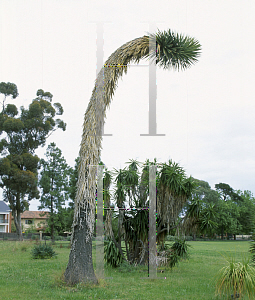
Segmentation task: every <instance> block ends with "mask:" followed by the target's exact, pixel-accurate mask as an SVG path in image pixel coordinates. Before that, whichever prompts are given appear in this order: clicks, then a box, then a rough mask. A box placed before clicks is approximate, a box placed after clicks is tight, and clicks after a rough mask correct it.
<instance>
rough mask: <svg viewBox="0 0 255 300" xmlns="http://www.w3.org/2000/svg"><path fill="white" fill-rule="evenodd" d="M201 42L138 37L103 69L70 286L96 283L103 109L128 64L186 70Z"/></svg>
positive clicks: (83, 173) (87, 134)
mask: <svg viewBox="0 0 255 300" xmlns="http://www.w3.org/2000/svg"><path fill="white" fill-rule="evenodd" d="M200 51H201V46H200V44H199V42H198V41H197V40H195V39H194V38H190V37H185V36H183V35H180V34H175V33H173V32H172V31H171V30H168V31H163V32H161V31H158V32H157V33H156V34H149V35H145V36H143V37H140V38H136V39H134V40H132V41H130V42H128V43H126V44H124V45H123V46H121V47H120V48H118V49H117V50H116V51H115V52H113V53H112V55H111V56H110V57H109V58H108V60H107V61H106V62H105V64H104V66H103V68H102V69H101V70H100V72H99V74H98V76H97V79H96V83H95V87H94V89H93V92H92V96H91V98H90V102H89V104H88V108H87V111H86V113H85V117H84V124H83V134H82V142H81V148H80V165H79V178H78V186H77V193H76V198H75V212H74V220H73V230H72V240H71V251H70V256H69V262H68V265H67V268H66V271H65V274H64V277H65V280H66V282H68V283H71V284H75V283H78V282H97V279H96V277H95V274H94V269H93V264H92V234H93V228H94V210H95V198H96V168H95V167H94V166H96V165H98V163H99V157H100V153H101V147H102V146H101V144H102V132H103V125H104V122H105V111H106V108H107V107H108V106H109V105H110V102H111V99H112V96H113V94H114V91H115V89H116V87H117V81H118V79H119V77H121V76H122V75H123V73H126V72H127V67H128V64H129V63H131V62H135V63H138V62H139V61H140V60H141V59H143V58H151V59H152V60H153V61H154V62H155V63H156V64H158V65H159V66H161V67H163V68H165V69H166V68H173V69H177V70H179V69H186V68H188V67H190V66H191V65H192V64H193V63H195V62H196V61H197V58H198V56H199V54H200Z"/></svg>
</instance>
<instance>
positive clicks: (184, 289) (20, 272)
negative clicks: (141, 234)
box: [0, 241, 250, 300]
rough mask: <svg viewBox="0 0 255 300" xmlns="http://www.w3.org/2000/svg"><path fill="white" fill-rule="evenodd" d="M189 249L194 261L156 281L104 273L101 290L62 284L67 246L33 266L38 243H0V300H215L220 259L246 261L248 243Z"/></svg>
mask: <svg viewBox="0 0 255 300" xmlns="http://www.w3.org/2000/svg"><path fill="white" fill-rule="evenodd" d="M188 243H189V244H190V245H191V246H192V248H190V259H189V260H183V261H181V262H180V263H179V264H178V266H177V267H175V268H174V269H173V270H172V271H170V270H165V271H164V273H158V279H144V278H145V277H146V276H147V271H146V267H143V268H137V269H135V270H133V269H131V270H127V271H125V270H119V269H111V268H105V279H104V280H101V281H100V284H99V285H98V286H83V285H77V286H75V287H67V286H65V284H64V283H63V282H62V281H61V279H60V278H61V275H62V274H63V272H64V270H65V268H66V265H67V262H68V256H69V251H70V249H69V248H68V242H56V245H54V249H55V251H56V252H57V253H58V256H57V258H53V259H46V260H38V259H36V260H34V259H31V249H32V248H33V246H34V245H35V242H10V241H0V254H1V255H0V299H4V300H7V299H17V300H18V299H28V300H30V299H31V300H33V299H35V300H41V299H136V300H138V299H146V300H147V299H181V300H185V299H187V300H191V299H196V300H199V299H201V300H202V299H217V298H216V297H215V296H214V292H215V275H216V274H217V272H218V271H219V270H220V269H221V268H222V267H223V266H224V265H225V259H224V257H223V256H222V255H228V256H229V255H233V256H235V257H236V261H242V258H243V257H244V256H246V257H247V255H248V249H249V246H250V242H247V241H223V242H221V241H217V242H216V241H212V242H188ZM221 254H222V255H221Z"/></svg>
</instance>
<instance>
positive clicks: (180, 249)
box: [171, 239, 191, 258]
mask: <svg viewBox="0 0 255 300" xmlns="http://www.w3.org/2000/svg"><path fill="white" fill-rule="evenodd" d="M188 247H191V246H190V245H188V244H187V243H186V241H185V240H182V239H176V240H175V242H174V243H173V245H172V246H171V249H173V250H174V252H175V253H176V255H177V256H179V257H180V258H187V257H188Z"/></svg>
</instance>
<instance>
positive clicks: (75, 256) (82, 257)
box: [64, 209, 98, 284]
mask: <svg viewBox="0 0 255 300" xmlns="http://www.w3.org/2000/svg"><path fill="white" fill-rule="evenodd" d="M78 224H79V225H76V226H75V227H74V229H73V237H72V246H71V251H70V255H69V262H68V265H67V268H66V271H65V274H64V277H65V281H66V282H67V283H68V284H77V283H79V282H83V283H96V284H97V283H98V281H97V278H96V276H95V273H94V269H93V261H92V237H91V235H89V234H88V233H89V228H88V224H87V222H86V212H85V210H84V209H81V211H80V215H79V217H78Z"/></svg>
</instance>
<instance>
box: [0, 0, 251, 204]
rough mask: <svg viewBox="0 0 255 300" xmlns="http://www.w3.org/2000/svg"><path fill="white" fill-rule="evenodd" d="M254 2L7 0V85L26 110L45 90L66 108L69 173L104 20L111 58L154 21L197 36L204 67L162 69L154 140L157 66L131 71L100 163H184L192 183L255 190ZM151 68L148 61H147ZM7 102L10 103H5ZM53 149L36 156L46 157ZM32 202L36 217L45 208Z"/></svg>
mask: <svg viewBox="0 0 255 300" xmlns="http://www.w3.org/2000/svg"><path fill="white" fill-rule="evenodd" d="M254 15H255V2H253V1H248V0H244V1H237V0H224V1H222V0H220V1H219V0H216V1H209V0H178V1H177V0H175V1H171V0H168V1H161V0H159V1H156V2H155V1H152V0H147V1H143V0H142V1H133V0H128V1H124V0H122V1H104V0H100V1H99V0H97V1H89V0H87V1H85V0H82V1H80V0H75V1H70V0H61V1H60V0H58V1H57V0H41V1H40V0H37V1H35V0H30V1H29V0H12V1H9V0H0V82H12V83H15V84H16V85H17V87H18V92H19V97H18V98H16V99H15V100H10V101H9V102H8V103H13V104H15V105H17V106H18V107H20V106H25V107H27V106H28V105H29V104H30V103H31V101H32V100H33V99H34V98H35V97H36V91H37V90H38V89H43V90H44V91H48V92H51V93H52V94H53V102H60V103H61V104H62V105H63V108H64V114H63V116H62V119H63V120H64V121H65V122H66V123H67V130H66V131H65V132H62V131H60V130H58V131H56V132H54V134H52V135H51V136H50V137H49V139H48V140H47V144H46V147H47V145H48V144H49V143H51V142H55V143H56V144H57V147H59V148H60V149H61V150H62V153H63V156H64V157H65V158H66V160H67V163H68V164H69V165H70V166H74V160H75V158H76V157H77V156H78V153H79V147H80V142H81V134H82V124H83V118H84V113H85V111H86V108H87V105H88V102H89V99H90V96H91V93H92V90H93V87H94V83H95V79H96V70H97V65H96V63H97V57H96V53H97V48H96V39H97V23H98V22H103V30H104V48H103V51H104V60H106V59H107V58H108V57H109V56H110V54H111V53H112V52H114V51H115V50H116V49H117V48H119V47H120V46H121V45H122V44H124V43H126V42H128V41H130V40H132V39H134V38H137V37H141V36H143V35H146V34H147V32H148V31H149V24H150V23H154V24H155V25H156V27H157V28H158V29H159V30H161V31H163V30H168V29H171V30H173V31H174V32H178V33H182V34H184V35H188V36H191V37H194V38H196V39H197V40H198V41H199V42H200V44H201V45H202V53H201V56H200V57H199V60H198V62H197V63H196V64H195V65H193V66H192V67H191V68H189V69H188V70H185V71H180V72H178V71H173V70H163V69H161V68H159V67H157V133H159V134H165V136H154V137H152V136H140V134H145V133H148V130H149V129H148V128H149V126H148V124H149V123H148V122H149V121H148V109H149V68H147V67H143V68H139V67H132V68H129V69H128V72H127V74H126V75H123V77H122V79H120V80H119V82H118V88H117V90H116V92H115V95H114V97H113V100H112V103H111V106H110V109H108V110H107V113H106V123H105V128H104V132H105V133H108V134H112V136H104V137H103V144H102V146H103V150H102V155H101V159H102V161H103V162H104V164H105V165H106V166H107V168H108V169H110V170H111V169H112V168H123V167H124V166H125V162H127V161H128V160H129V159H137V160H138V161H141V162H144V161H145V159H147V158H148V159H151V160H153V159H154V158H155V157H156V158H157V160H158V161H160V162H167V161H168V160H169V159H172V160H173V161H175V162H178V163H179V164H180V165H181V166H182V167H183V168H184V169H185V170H186V174H187V175H188V176H190V175H191V176H193V177H195V178H197V179H200V180H204V181H207V182H209V184H210V185H211V187H212V188H213V187H214V185H215V184H217V183H219V182H224V183H228V184H229V185H230V186H231V187H232V188H233V189H235V190H239V189H240V190H242V191H243V190H250V191H251V192H252V193H255V185H254V178H255V152H254V150H255V125H254V119H255V97H254V94H255V91H254V89H255V72H254V69H255V60H254V53H255V43H254V36H255V20H254ZM142 64H148V62H147V61H143V62H142ZM0 101H1V99H0ZM46 147H45V148H41V149H38V150H37V152H36V153H37V154H38V155H39V157H43V156H44V154H45V152H46ZM38 205H39V202H38V201H34V200H33V201H31V205H30V210H37V206H38Z"/></svg>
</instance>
